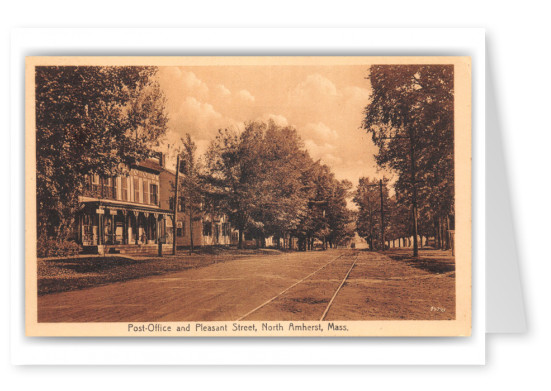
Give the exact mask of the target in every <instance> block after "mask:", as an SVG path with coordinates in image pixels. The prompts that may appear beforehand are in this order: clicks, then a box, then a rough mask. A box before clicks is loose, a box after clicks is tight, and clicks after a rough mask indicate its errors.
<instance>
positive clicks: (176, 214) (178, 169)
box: [172, 154, 180, 255]
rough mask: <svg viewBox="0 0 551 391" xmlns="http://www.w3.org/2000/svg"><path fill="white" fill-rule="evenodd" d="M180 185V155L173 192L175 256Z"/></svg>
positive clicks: (173, 244) (173, 245)
mask: <svg viewBox="0 0 551 391" xmlns="http://www.w3.org/2000/svg"><path fill="white" fill-rule="evenodd" d="M179 185H180V154H178V156H177V157H176V186H175V190H174V224H172V255H176V226H177V225H178V198H180V197H178V193H179V190H180V189H179V187H180V186H179Z"/></svg>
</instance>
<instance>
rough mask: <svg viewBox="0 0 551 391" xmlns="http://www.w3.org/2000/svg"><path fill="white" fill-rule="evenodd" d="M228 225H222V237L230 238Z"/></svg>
mask: <svg viewBox="0 0 551 391" xmlns="http://www.w3.org/2000/svg"><path fill="white" fill-rule="evenodd" d="M230 233H231V232H230V223H223V224H222V236H230Z"/></svg>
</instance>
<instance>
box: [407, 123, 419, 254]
mask: <svg viewBox="0 0 551 391" xmlns="http://www.w3.org/2000/svg"><path fill="white" fill-rule="evenodd" d="M414 140H415V135H414V129H413V128H412V126H410V127H409V147H410V158H411V166H410V168H411V186H412V190H413V194H412V196H413V199H412V203H411V204H412V205H411V206H412V208H411V209H412V213H413V256H414V257H418V256H419V245H418V243H417V234H418V229H417V183H416V175H415V171H416V168H415V146H414Z"/></svg>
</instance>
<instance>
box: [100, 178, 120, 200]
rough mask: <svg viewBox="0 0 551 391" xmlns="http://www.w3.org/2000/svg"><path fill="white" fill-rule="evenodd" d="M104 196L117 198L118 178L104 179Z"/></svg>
mask: <svg viewBox="0 0 551 391" xmlns="http://www.w3.org/2000/svg"><path fill="white" fill-rule="evenodd" d="M103 197H104V198H111V199H114V200H116V199H117V180H116V178H105V179H104V180H103Z"/></svg>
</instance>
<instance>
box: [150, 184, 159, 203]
mask: <svg viewBox="0 0 551 391" xmlns="http://www.w3.org/2000/svg"><path fill="white" fill-rule="evenodd" d="M157 188H158V186H157V185H155V184H153V183H152V184H151V186H150V189H151V191H150V194H151V203H152V204H153V205H158V200H157Z"/></svg>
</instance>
